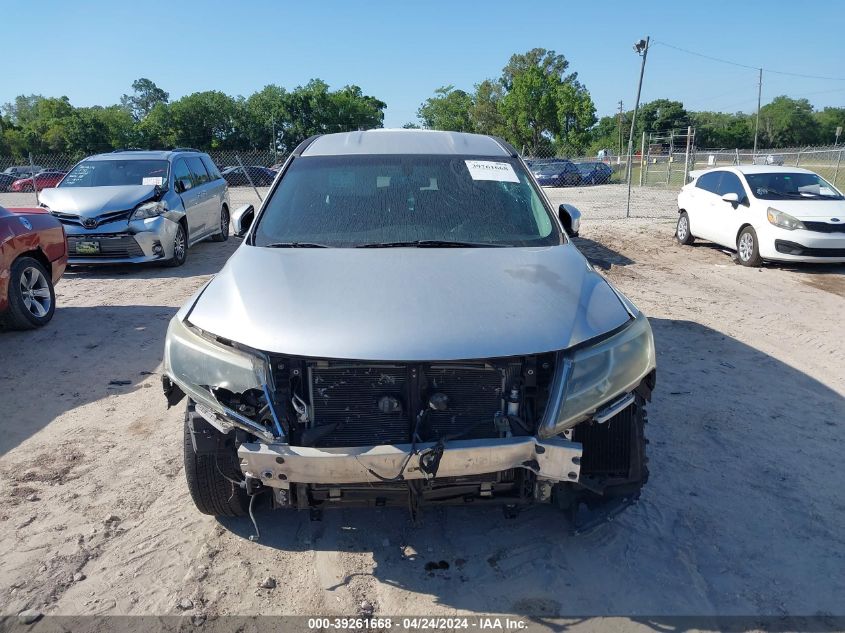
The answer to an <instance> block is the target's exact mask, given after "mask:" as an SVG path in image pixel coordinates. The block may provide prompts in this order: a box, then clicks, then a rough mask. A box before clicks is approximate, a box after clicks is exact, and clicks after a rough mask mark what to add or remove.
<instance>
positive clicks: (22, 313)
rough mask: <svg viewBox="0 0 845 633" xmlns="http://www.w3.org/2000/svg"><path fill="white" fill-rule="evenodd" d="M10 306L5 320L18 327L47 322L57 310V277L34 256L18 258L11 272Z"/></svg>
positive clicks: (16, 328) (13, 327)
mask: <svg viewBox="0 0 845 633" xmlns="http://www.w3.org/2000/svg"><path fill="white" fill-rule="evenodd" d="M8 293H9V306H8V308H7V310H6V314H4V315H3V319H2V320H3V322H4V323H5V324H6V325H8V326H9V327H11V328H12V329H15V330H30V329H32V328H36V327H41V326H43V325H47V323H49V322H50V319H52V318H53V314H54V313H55V311H56V293H55V290H54V289H53V280H52V279H51V277H50V273H49V272H47V269H46V268H45V267H44V265H43V264H42V263H41V262H39V261H38V260H37V259H34V258H32V257H18V258H17V259H16V260H15V261H14V262H13V263H12V266H11V270H10V271H9V290H8Z"/></svg>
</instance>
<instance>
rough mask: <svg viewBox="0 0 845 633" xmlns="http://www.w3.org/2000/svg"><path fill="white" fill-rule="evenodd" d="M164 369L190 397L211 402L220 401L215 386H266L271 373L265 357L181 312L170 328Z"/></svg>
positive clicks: (245, 388) (238, 390)
mask: <svg viewBox="0 0 845 633" xmlns="http://www.w3.org/2000/svg"><path fill="white" fill-rule="evenodd" d="M164 371H165V373H166V374H167V375H168V376H169V377H170V379H171V380H173V381H174V382H175V383H176V384H178V385H179V386H180V387H181V388H182V389H183V390H184V391H185V392H186V393H187V394H188V395H189V396H190V397H191V398H193V399H195V400H200V401H202V402H204V403H205V404H208V405H212V406H213V405H215V403H216V402H217V400H216V398H215V397H214V396H213V392H212V389H213V390H220V389H225V390H227V391H229V392H231V393H244V392H247V391H249V390H251V389H258V390H263V388H264V385H265V384H267V376H268V369H267V362H266V361H265V360H264V358H262V357H261V356H258V355H256V354H252V353H249V352H247V351H244V350H241V349H237V348H235V347H232V346H230V345H225V344H223V343H221V342H220V341H218V340H216V339H215V338H214V337H213V336H212V335H210V334H208V333H207V332H203V331H202V330H200V329H198V328H195V327H193V326H192V325H190V324H188V323H186V322H185V321H182V320H180V319H179V317H178V316H177V317H174V318H173V319H171V321H170V325H169V326H168V328H167V339H166V340H165V343H164ZM216 408H219V407H216Z"/></svg>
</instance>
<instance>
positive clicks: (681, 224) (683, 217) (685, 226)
mask: <svg viewBox="0 0 845 633" xmlns="http://www.w3.org/2000/svg"><path fill="white" fill-rule="evenodd" d="M675 239H676V240H678V244H683V245H684V246H689V245H690V244H692V243H693V242H694V241H695V238H694V237H693V235H692V233H691V232H690V230H689V216H688V215H687V212H686V211H681V214H680V215H679V216H678V226H677V227H675Z"/></svg>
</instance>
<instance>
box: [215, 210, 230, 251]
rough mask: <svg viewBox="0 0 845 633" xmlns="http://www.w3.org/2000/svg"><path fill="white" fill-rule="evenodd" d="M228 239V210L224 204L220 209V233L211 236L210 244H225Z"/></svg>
mask: <svg viewBox="0 0 845 633" xmlns="http://www.w3.org/2000/svg"><path fill="white" fill-rule="evenodd" d="M228 239H229V209H227V208H226V205H225V204H224V205H223V207H222V208H221V209H220V232H219V233H215V234H214V235H212V236H211V241H212V242H225V241H226V240H228Z"/></svg>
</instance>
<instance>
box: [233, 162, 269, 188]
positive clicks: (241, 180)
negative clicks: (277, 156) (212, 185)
mask: <svg viewBox="0 0 845 633" xmlns="http://www.w3.org/2000/svg"><path fill="white" fill-rule="evenodd" d="M244 169H246V172H244ZM220 173H221V174H222V175H223V178H225V179H226V183H227V184H228V185H229V186H230V187H250V186H252V185H255V186H256V187H268V186H269V185H271V184H272V183H273V179H274V178H275V177H276V173H277V172H275V171H273V170H272V169H269V168H268V167H261V166H260V165H247V166H246V167H245V168H241V167H240V166H236V167H226V168H225V169H224V170H223V171H222V172H220ZM246 174H249V178H247V176H246ZM250 180H252V183H250Z"/></svg>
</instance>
